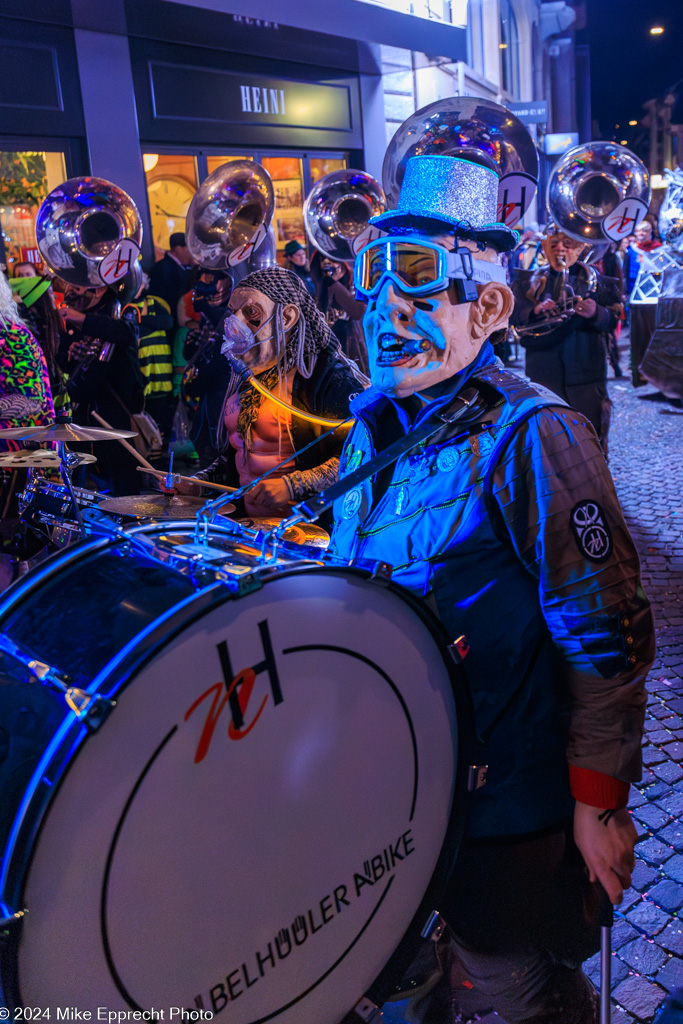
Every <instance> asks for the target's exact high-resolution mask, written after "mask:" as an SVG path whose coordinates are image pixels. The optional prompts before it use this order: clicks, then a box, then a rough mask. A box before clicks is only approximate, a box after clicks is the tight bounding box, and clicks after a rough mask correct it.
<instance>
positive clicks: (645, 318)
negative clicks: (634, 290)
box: [631, 302, 657, 388]
mask: <svg viewBox="0 0 683 1024" xmlns="http://www.w3.org/2000/svg"><path fill="white" fill-rule="evenodd" d="M656 312H657V303H656V302H652V303H647V302H634V303H632V304H631V379H632V381H633V386H634V388H638V387H640V386H641V384H647V381H646V380H645V378H644V377H641V375H640V373H639V372H638V368H639V366H640V364H641V363H642V361H643V356H644V355H645V353H646V352H647V346H648V345H649V344H650V339H651V338H652V335H653V334H654V332H655V313H656Z"/></svg>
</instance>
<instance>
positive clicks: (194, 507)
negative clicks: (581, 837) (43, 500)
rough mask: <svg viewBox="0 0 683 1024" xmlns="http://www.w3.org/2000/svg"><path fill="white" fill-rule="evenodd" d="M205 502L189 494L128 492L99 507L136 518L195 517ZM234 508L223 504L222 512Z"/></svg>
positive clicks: (107, 500) (103, 502) (104, 502)
mask: <svg viewBox="0 0 683 1024" xmlns="http://www.w3.org/2000/svg"><path fill="white" fill-rule="evenodd" d="M205 504H206V499H205V498H194V497H192V495H189V494H130V495H128V494H126V495H121V496H120V497H118V498H105V499H104V501H101V502H100V504H99V506H98V507H99V510H100V511H101V512H114V513H115V514H116V515H120V516H131V517H132V518H134V519H193V518H194V516H196V514H197V512H198V511H199V509H200V508H201V507H202V506H203V505H205ZM234 508H235V506H234V505H223V506H222V508H221V512H222V513H223V514H225V513H226V512H232V511H233V510H234Z"/></svg>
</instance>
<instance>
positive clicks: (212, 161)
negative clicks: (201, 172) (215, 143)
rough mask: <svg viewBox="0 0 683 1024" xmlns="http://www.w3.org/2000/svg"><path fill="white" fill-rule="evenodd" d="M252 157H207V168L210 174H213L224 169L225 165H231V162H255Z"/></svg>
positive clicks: (231, 155)
mask: <svg viewBox="0 0 683 1024" xmlns="http://www.w3.org/2000/svg"><path fill="white" fill-rule="evenodd" d="M253 159H254V158H253V157H252V156H247V155H246V153H245V155H244V156H234V155H233V154H232V153H231V154H230V156H207V158H206V167H207V171H208V173H209V174H213V172H214V171H216V170H218V168H219V167H222V166H223V164H227V163H229V161H230V160H253Z"/></svg>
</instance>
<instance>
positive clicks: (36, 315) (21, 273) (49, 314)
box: [9, 263, 63, 400]
mask: <svg viewBox="0 0 683 1024" xmlns="http://www.w3.org/2000/svg"><path fill="white" fill-rule="evenodd" d="M9 283H10V288H11V289H12V294H13V296H14V299H15V301H16V303H17V306H18V309H19V314H20V316H21V318H22V320H23V321H24V323H26V324H27V326H28V328H29V330H30V331H31V333H32V334H33V336H34V337H35V338H36V339H37V341H38V343H39V344H40V347H41V349H42V350H43V355H44V356H45V361H46V363H47V370H48V374H49V376H50V387H51V388H52V394H53V396H54V398H55V400H57V396H58V395H59V394H60V392H62V391H63V374H62V371H61V369H60V367H59V364H58V362H57V355H58V352H59V330H60V325H61V320H60V318H59V314H58V313H57V310H56V308H55V301H54V296H53V294H52V288H51V283H52V281H51V278H50V277H48V275H47V274H39V273H38V269H37V267H36V265H35V264H34V263H15V264H14V265H13V267H12V277H11V278H10V282H9Z"/></svg>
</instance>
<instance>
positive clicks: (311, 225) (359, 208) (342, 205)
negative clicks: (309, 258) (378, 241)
mask: <svg viewBox="0 0 683 1024" xmlns="http://www.w3.org/2000/svg"><path fill="white" fill-rule="evenodd" d="M386 208H387V204H386V200H385V198H384V192H383V191H382V186H381V185H380V183H379V182H378V181H377V179H376V178H373V177H372V175H371V174H368V173H367V172H366V171H355V170H352V169H350V168H349V169H345V170H341V171H331V172H330V174H326V175H325V176H324V177H323V178H321V179H320V181H318V182H317V183H316V184H315V185H314V186H313V188H312V189H311V191H310V192H309V194H308V196H307V197H306V202H305V203H304V225H305V227H306V234H307V235H308V238H309V239H310V241H311V243H312V244H313V245H314V246H315V248H316V249H318V251H319V252H321V253H322V254H323V255H324V256H329V257H330V258H331V259H333V260H339V261H340V262H344V263H351V262H353V260H354V259H355V258H356V253H357V252H358V249H359V248H360V247H362V245H364V244H365V243H366V242H367V241H370V237H369V235H368V221H369V220H370V218H371V217H376V216H377V215H378V214H380V213H384V211H385V210H386ZM370 231H371V232H372V231H373V229H370ZM374 234H375V235H378V234H381V232H380V231H379V230H374Z"/></svg>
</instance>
